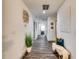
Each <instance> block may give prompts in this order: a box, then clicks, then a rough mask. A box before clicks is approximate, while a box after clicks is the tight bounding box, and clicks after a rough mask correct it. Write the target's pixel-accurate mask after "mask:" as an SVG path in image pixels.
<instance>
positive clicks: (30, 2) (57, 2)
mask: <svg viewBox="0 0 79 59" xmlns="http://www.w3.org/2000/svg"><path fill="white" fill-rule="evenodd" d="M23 1H24V3H25V4H26V5H27V7H28V8H29V10H30V12H31V13H32V14H33V16H34V17H36V18H40V19H47V17H48V16H52V15H53V14H55V13H56V12H57V10H58V9H59V7H60V6H61V5H62V3H64V0H23ZM44 4H46V5H47V4H48V5H49V9H48V10H47V11H46V13H45V14H43V8H42V5H44Z"/></svg>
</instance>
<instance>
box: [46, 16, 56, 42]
mask: <svg viewBox="0 0 79 59" xmlns="http://www.w3.org/2000/svg"><path fill="white" fill-rule="evenodd" d="M51 22H53V29H51V27H52V26H51ZM55 22H56V15H54V16H52V17H48V20H47V28H48V29H47V40H48V41H54V40H56V28H55V24H56V23H55Z"/></svg>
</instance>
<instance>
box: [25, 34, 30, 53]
mask: <svg viewBox="0 0 79 59" xmlns="http://www.w3.org/2000/svg"><path fill="white" fill-rule="evenodd" d="M25 45H26V47H27V48H26V50H27V52H28V53H29V52H31V48H32V37H31V35H26V36H25Z"/></svg>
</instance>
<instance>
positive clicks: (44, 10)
mask: <svg viewBox="0 0 79 59" xmlns="http://www.w3.org/2000/svg"><path fill="white" fill-rule="evenodd" d="M42 7H43V14H45V13H46V10H48V9H49V5H48V4H46V5H42Z"/></svg>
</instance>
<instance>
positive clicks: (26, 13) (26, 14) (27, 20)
mask: <svg viewBox="0 0 79 59" xmlns="http://www.w3.org/2000/svg"><path fill="white" fill-rule="evenodd" d="M23 21H24V22H26V23H27V22H29V15H28V12H27V11H26V10H23Z"/></svg>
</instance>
